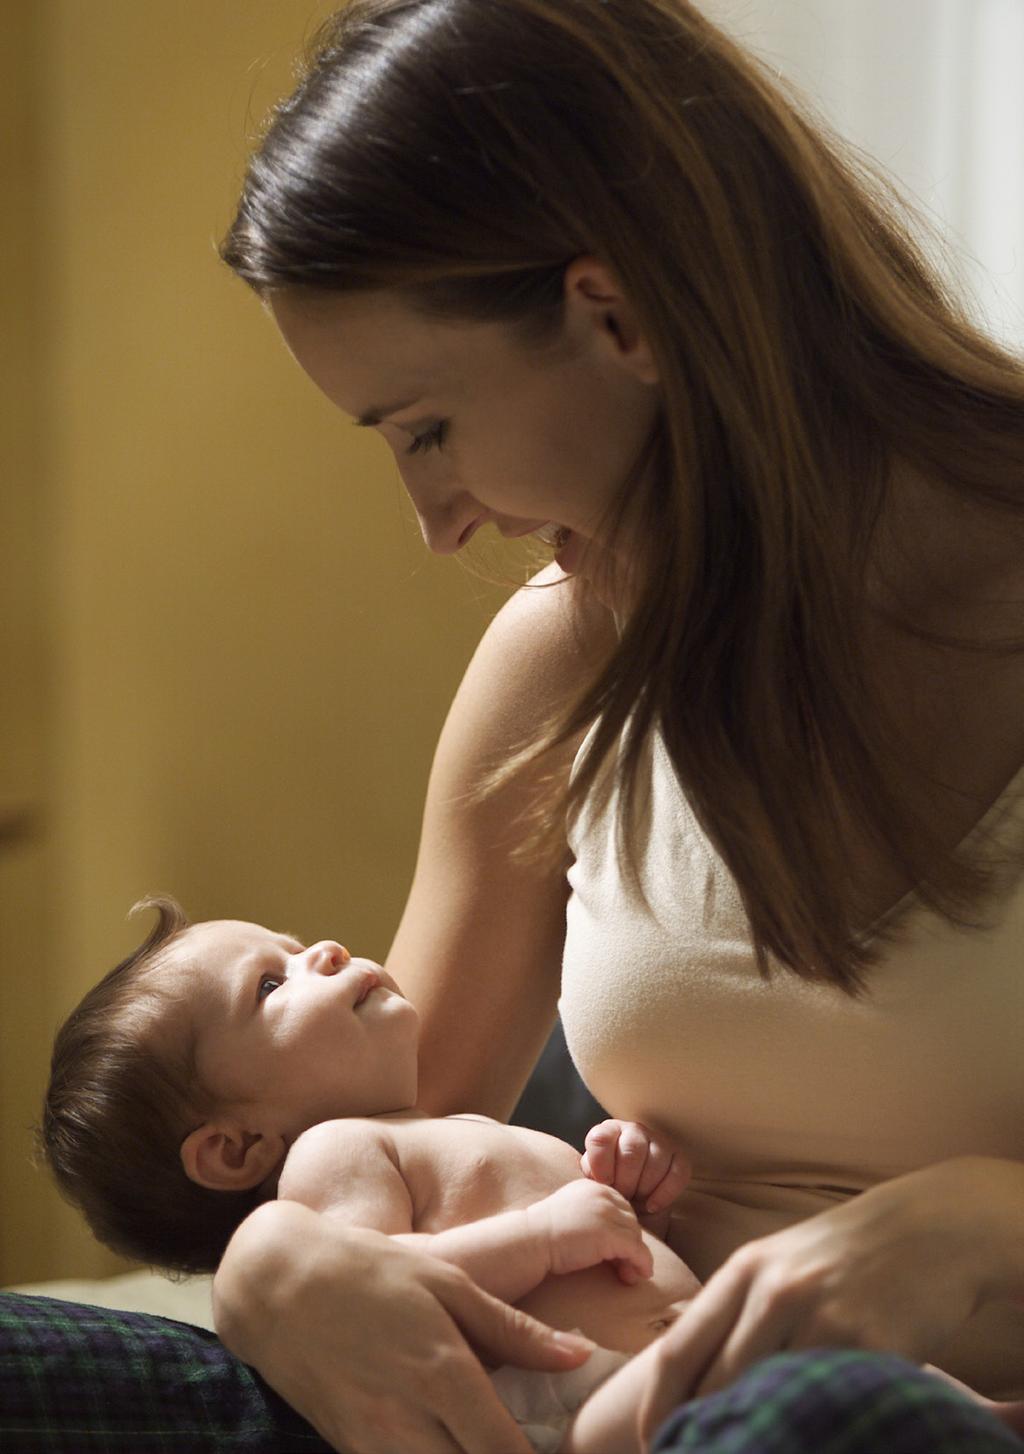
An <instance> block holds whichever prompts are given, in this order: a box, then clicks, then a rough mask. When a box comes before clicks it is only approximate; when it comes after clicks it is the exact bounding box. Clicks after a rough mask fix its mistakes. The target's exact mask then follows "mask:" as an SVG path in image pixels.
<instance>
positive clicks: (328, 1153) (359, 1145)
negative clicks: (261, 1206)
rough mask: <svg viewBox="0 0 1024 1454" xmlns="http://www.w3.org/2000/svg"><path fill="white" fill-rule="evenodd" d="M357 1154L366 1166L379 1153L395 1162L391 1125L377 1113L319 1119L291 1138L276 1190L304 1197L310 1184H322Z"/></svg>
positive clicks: (294, 1197)
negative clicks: (377, 1115)
mask: <svg viewBox="0 0 1024 1454" xmlns="http://www.w3.org/2000/svg"><path fill="white" fill-rule="evenodd" d="M356 1156H358V1157H359V1161H360V1165H363V1166H365V1165H366V1164H367V1162H368V1161H372V1160H373V1159H374V1158H377V1157H384V1158H386V1159H387V1160H388V1161H391V1162H392V1163H393V1162H394V1160H395V1143H394V1137H393V1134H392V1131H391V1128H390V1126H388V1124H387V1123H386V1122H382V1121H380V1120H378V1119H377V1118H376V1117H374V1116H344V1117H341V1118H339V1119H338V1120H334V1121H320V1122H318V1124H317V1125H315V1126H310V1128H309V1130H308V1131H303V1132H302V1134H301V1135H300V1136H298V1137H296V1139H295V1140H294V1141H293V1142H292V1145H291V1147H290V1148H289V1151H288V1154H287V1156H286V1157H285V1162H284V1166H283V1168H282V1170H281V1176H280V1179H279V1181H278V1189H277V1194H278V1196H279V1197H285V1198H289V1199H294V1200H295V1201H305V1200H306V1197H305V1196H304V1195H303V1193H304V1192H305V1191H306V1189H307V1188H308V1187H310V1186H321V1185H323V1179H324V1177H325V1176H329V1175H330V1173H331V1172H332V1171H334V1170H335V1169H336V1168H339V1167H345V1166H351V1165H352V1159H353V1157H356Z"/></svg>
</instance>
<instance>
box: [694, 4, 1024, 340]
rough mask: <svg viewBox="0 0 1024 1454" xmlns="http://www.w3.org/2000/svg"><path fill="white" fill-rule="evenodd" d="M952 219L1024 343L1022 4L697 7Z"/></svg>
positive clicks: (963, 253) (990, 317)
mask: <svg viewBox="0 0 1024 1454" xmlns="http://www.w3.org/2000/svg"><path fill="white" fill-rule="evenodd" d="M698 3H699V4H700V5H701V6H702V8H703V9H704V10H705V12H706V13H707V14H708V15H710V16H711V17H712V18H713V19H715V20H717V21H718V22H719V23H720V24H722V25H724V26H725V27H726V28H727V29H728V30H729V31H730V32H731V33H732V34H733V35H735V36H736V37H737V38H738V39H740V40H741V41H742V42H743V43H744V44H746V45H748V46H749V47H750V48H751V49H753V50H756V51H757V52H758V53H759V54H760V55H761V56H763V57H764V58H765V59H766V60H768V61H769V63H770V64H771V65H772V66H773V67H775V68H776V69H777V70H778V71H780V72H781V73H782V74H784V75H786V76H788V77H789V78H790V79H791V80H792V81H794V82H795V83H796V84H797V85H798V86H800V88H801V89H802V90H803V91H804V92H805V94H807V95H809V96H810V97H811V98H812V100H814V101H815V102H816V103H817V104H818V106H819V107H820V108H821V109H822V110H823V111H824V112H825V113H826V114H827V115H828V117H829V119H830V120H831V122H832V124H833V125H834V126H835V127H836V129H837V130H838V131H840V132H841V133H842V134H843V135H844V136H847V137H849V139H850V140H851V141H853V142H855V143H856V144H857V145H858V146H861V147H863V148H864V150H866V151H868V152H870V153H871V154H872V155H873V156H874V157H875V158H877V160H879V161H880V162H882V163H884V165H885V166H886V167H888V169H889V170H890V171H891V172H892V173H893V174H894V175H895V176H896V177H897V179H898V180H899V182H900V184H901V185H902V188H903V190H904V192H906V193H909V194H910V196H911V198H912V199H913V200H914V201H915V202H916V203H917V204H918V206H921V207H923V208H924V210H925V211H926V212H930V213H931V214H932V215H933V217H935V218H937V219H938V220H939V222H940V223H941V227H942V230H943V232H944V234H945V236H946V237H947V238H948V240H949V242H950V243H951V244H952V246H953V248H954V249H955V252H956V254H957V255H958V259H959V264H958V268H957V275H958V278H959V280H960V282H961V284H962V285H963V286H964V287H966V288H967V289H969V290H970V292H971V294H972V295H973V297H974V298H975V300H976V302H977V307H978V312H979V316H981V317H982V319H983V320H984V321H986V322H987V324H988V326H989V328H990V329H991V331H992V332H993V333H995V334H996V335H997V336H999V337H1001V338H1002V339H1004V340H1005V341H1006V342H1008V343H1010V344H1011V345H1013V346H1015V347H1017V348H1019V349H1024V0H698Z"/></svg>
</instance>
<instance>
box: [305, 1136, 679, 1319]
mask: <svg viewBox="0 0 1024 1454" xmlns="http://www.w3.org/2000/svg"><path fill="white" fill-rule="evenodd" d="M278 1196H279V1197H281V1198H283V1199H286V1200H289V1201H297V1202H302V1203H303V1204H304V1205H306V1206H308V1207H311V1208H312V1209H313V1210H314V1211H318V1212H321V1213H323V1215H325V1216H330V1217H337V1218H340V1219H341V1220H343V1221H345V1222H346V1223H347V1224H348V1225H349V1226H357V1227H369V1228H372V1229H374V1230H376V1231H378V1232H387V1233H389V1234H390V1235H391V1236H394V1237H397V1238H399V1239H400V1240H401V1241H403V1242H411V1243H414V1244H416V1245H417V1246H419V1247H420V1248H421V1249H422V1250H424V1251H427V1252H429V1253H431V1255H432V1256H434V1257H440V1258H441V1259H442V1260H443V1261H445V1262H451V1263H453V1264H454V1265H455V1266H456V1267H460V1268H462V1269H463V1271H464V1272H467V1273H468V1274H469V1275H470V1277H472V1279H473V1281H474V1282H476V1283H477V1284H478V1286H480V1287H482V1288H483V1289H484V1290H485V1291H486V1292H490V1293H493V1294H494V1296H496V1297H500V1298H503V1299H504V1300H505V1301H506V1302H518V1301H519V1299H520V1298H523V1297H525V1296H526V1294H527V1293H528V1292H532V1290H533V1289H534V1288H535V1287H537V1286H538V1285H539V1284H540V1283H541V1282H543V1281H544V1279H545V1278H546V1277H547V1276H548V1275H549V1274H550V1273H564V1272H576V1271H578V1270H579V1269H581V1268H584V1267H593V1266H594V1265H595V1264H597V1263H599V1262H612V1263H615V1264H616V1266H617V1268H618V1271H619V1276H620V1277H621V1278H622V1280H623V1281H624V1282H638V1281H640V1280H641V1278H644V1277H649V1276H650V1275H651V1271H652V1266H653V1264H652V1260H651V1254H650V1252H649V1251H648V1249H647V1248H646V1247H645V1245H644V1243H643V1239H642V1236H641V1232H640V1226H639V1224H638V1222H637V1220H636V1217H635V1216H634V1214H633V1212H632V1210H631V1208H630V1207H629V1205H628V1203H627V1202H626V1201H625V1200H624V1198H622V1197H621V1196H619V1194H618V1193H617V1192H615V1191H614V1190H613V1189H612V1188H610V1187H601V1186H597V1185H596V1184H595V1183H593V1182H589V1181H584V1180H582V1179H581V1180H580V1181H574V1182H570V1183H569V1184H568V1185H567V1186H564V1187H560V1188H559V1190H558V1191H556V1192H553V1193H552V1195H551V1196H548V1197H544V1198H543V1199H542V1200H541V1201H539V1202H535V1203H534V1204H533V1205H532V1206H529V1207H523V1208H520V1209H517V1210H513V1211H508V1212H499V1213H498V1214H497V1215H496V1216H493V1217H484V1218H481V1219H480V1220H479V1221H475V1222H467V1223H465V1224H464V1225H462V1226H458V1227H449V1228H447V1229H446V1230H444V1231H442V1232H435V1233H423V1232H414V1231H413V1230H412V1227H413V1197H412V1194H411V1192H410V1189H409V1186H408V1184H407V1183H406V1180H405V1178H404V1176H403V1175H402V1171H401V1167H400V1163H399V1160H398V1156H397V1153H396V1152H395V1148H394V1143H393V1141H392V1139H391V1137H390V1135H389V1134H388V1132H387V1128H386V1126H385V1125H380V1124H375V1123H374V1122H373V1121H372V1120H352V1121H325V1122H323V1123H322V1124H321V1125H319V1126H314V1127H313V1128H312V1129H311V1130H309V1131H307V1132H305V1134H304V1135H302V1136H300V1137H299V1139H298V1140H297V1141H296V1142H295V1145H294V1146H293V1147H292V1149H291V1151H290V1152H289V1155H288V1159H287V1161H286V1162H285V1166H284V1170H283V1172H282V1174H281V1179H280V1182H279V1185H278Z"/></svg>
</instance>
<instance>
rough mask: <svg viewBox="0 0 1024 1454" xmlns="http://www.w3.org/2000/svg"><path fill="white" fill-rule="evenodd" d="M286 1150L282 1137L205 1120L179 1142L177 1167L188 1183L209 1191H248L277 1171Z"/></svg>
mask: <svg viewBox="0 0 1024 1454" xmlns="http://www.w3.org/2000/svg"><path fill="white" fill-rule="evenodd" d="M287 1150H288V1148H287V1146H286V1145H285V1141H284V1137H283V1136H264V1135H262V1134H261V1133H260V1132H258V1131H243V1130H241V1129H240V1128H239V1127H238V1126H234V1125H230V1124H228V1123H226V1122H221V1123H218V1122H215V1121H207V1123H206V1124H205V1125H204V1126H200V1127H198V1129H197V1130H195V1131H190V1132H189V1134H188V1135H187V1136H186V1137H185V1139H184V1141H183V1142H182V1143H181V1164H182V1166H183V1167H184V1168H185V1174H186V1176H187V1177H188V1178H189V1180H190V1181H195V1182H198V1183H199V1185H200V1186H205V1187H209V1189H210V1190H211V1191H249V1190H250V1188H251V1187H254V1186H259V1184H260V1182H261V1181H266V1179H267V1177H268V1176H270V1175H271V1173H272V1172H274V1171H276V1170H277V1168H278V1167H279V1166H280V1165H281V1163H282V1162H283V1161H284V1158H285V1153H286V1151H287Z"/></svg>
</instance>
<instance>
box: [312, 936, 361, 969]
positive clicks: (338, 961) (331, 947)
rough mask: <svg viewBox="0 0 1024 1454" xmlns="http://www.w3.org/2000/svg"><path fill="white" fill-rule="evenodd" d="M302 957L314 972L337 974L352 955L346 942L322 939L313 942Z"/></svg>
mask: <svg viewBox="0 0 1024 1454" xmlns="http://www.w3.org/2000/svg"><path fill="white" fill-rule="evenodd" d="M302 958H303V959H304V960H305V961H306V968H307V969H308V970H309V971H310V972H311V973H312V974H337V973H338V970H339V969H343V968H344V967H345V965H346V964H348V962H349V960H350V959H351V958H352V956H351V954H349V952H348V950H347V949H346V948H345V946H344V944H336V943H335V942H334V940H333V939H321V940H319V942H318V943H316V944H311V945H310V946H309V948H308V949H307V950H305V952H304V953H303V955H302Z"/></svg>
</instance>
